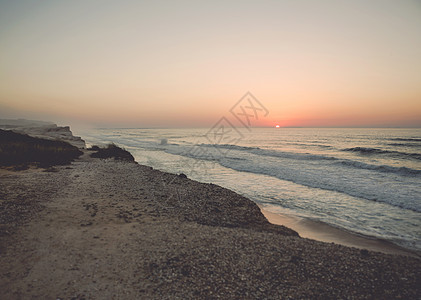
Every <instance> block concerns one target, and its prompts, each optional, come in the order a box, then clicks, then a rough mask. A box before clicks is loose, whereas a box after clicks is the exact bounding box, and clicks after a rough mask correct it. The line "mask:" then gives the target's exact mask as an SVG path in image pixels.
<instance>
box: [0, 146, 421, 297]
mask: <svg viewBox="0 0 421 300" xmlns="http://www.w3.org/2000/svg"><path fill="white" fill-rule="evenodd" d="M84 152H85V154H84V155H83V156H82V157H80V158H79V159H77V160H76V161H75V162H73V163H72V164H71V165H69V166H57V167H56V171H54V172H43V171H42V170H40V169H30V170H27V171H22V172H10V171H7V172H1V173H0V177H1V178H0V195H2V198H1V199H2V201H0V205H2V209H1V210H0V220H1V224H0V225H1V226H0V229H1V232H0V233H1V234H0V252H1V255H0V264H1V265H2V270H1V272H0V298H5V299H21V298H31V297H38V298H53V297H54V299H57V298H60V299H70V298H74V299H84V298H85V299H86V298H89V299H106V298H126V299H138V298H149V299H174V298H209V299H216V298H225V299H261V298H266V299H279V298H346V297H350V296H352V297H354V298H397V297H404V298H406V299H417V298H418V297H419V296H420V295H421V289H420V286H419V284H418V283H419V278H420V277H421V273H420V270H421V261H420V260H419V259H416V258H413V257H407V256H401V255H388V254H384V253H379V252H372V251H363V250H360V249H356V248H350V247H345V246H342V245H337V244H331V243H323V242H318V241H315V240H310V239H305V238H301V237H298V236H297V234H296V233H295V231H293V230H291V229H288V228H286V227H283V226H278V225H274V224H271V223H269V222H268V221H267V219H266V218H265V216H264V215H263V214H262V213H261V211H260V209H259V207H258V206H257V205H256V204H255V203H254V202H253V201H251V200H249V199H247V198H245V197H242V196H240V195H238V194H236V193H235V192H233V191H230V190H228V189H225V188H222V187H220V186H217V185H214V184H205V183H200V182H197V181H193V180H190V179H188V178H186V177H185V176H181V175H176V174H170V173H165V172H161V171H158V170H154V169H152V168H150V167H147V166H142V165H139V164H136V163H133V162H125V161H118V160H114V159H99V158H92V157H90V156H89V153H88V152H87V151H86V150H84ZM40 183H42V184H40Z"/></svg>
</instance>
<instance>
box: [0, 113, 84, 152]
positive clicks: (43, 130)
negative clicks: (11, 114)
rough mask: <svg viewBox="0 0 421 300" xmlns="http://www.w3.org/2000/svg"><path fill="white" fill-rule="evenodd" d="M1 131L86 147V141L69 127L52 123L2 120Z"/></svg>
mask: <svg viewBox="0 0 421 300" xmlns="http://www.w3.org/2000/svg"><path fill="white" fill-rule="evenodd" d="M0 129H3V130H11V131H14V132H17V133H21V134H27V135H29V136H32V137H36V138H43V139H48V140H58V141H63V142H67V143H69V144H70V145H73V146H76V147H78V148H85V147H86V145H85V141H84V140H82V138H80V137H78V136H74V135H73V133H72V132H71V130H70V127H69V126H57V125H56V124H54V123H51V122H43V121H34V120H25V119H17V120H16V119H15V120H12V119H0Z"/></svg>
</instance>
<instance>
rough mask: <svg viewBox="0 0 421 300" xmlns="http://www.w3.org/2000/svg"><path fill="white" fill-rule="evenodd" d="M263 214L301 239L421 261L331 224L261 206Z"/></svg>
mask: <svg viewBox="0 0 421 300" xmlns="http://www.w3.org/2000/svg"><path fill="white" fill-rule="evenodd" d="M259 207H260V210H261V212H262V214H263V215H264V216H265V217H266V218H267V219H268V221H269V222H270V223H272V224H277V225H283V226H285V227H288V228H290V229H292V230H295V231H296V232H298V234H299V235H300V237H302V238H306V239H312V240H316V241H320V242H325V243H335V244H339V245H343V246H347V247H354V248H358V249H366V250H370V251H376V252H382V253H386V254H397V255H407V256H411V257H415V258H418V259H421V256H420V254H419V253H417V252H415V251H411V250H409V249H406V248H403V247H400V246H398V245H395V244H393V243H391V242H388V241H386V240H382V239H377V238H371V237H367V236H362V235H358V234H356V233H353V232H349V231H346V230H343V229H339V228H336V227H333V226H331V225H329V224H326V223H322V222H317V221H314V220H310V219H305V218H300V217H297V216H291V215H286V214H280V213H274V212H270V211H268V210H266V209H265V208H264V207H263V206H262V205H259Z"/></svg>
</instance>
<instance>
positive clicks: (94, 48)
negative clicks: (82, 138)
mask: <svg viewBox="0 0 421 300" xmlns="http://www.w3.org/2000/svg"><path fill="white" fill-rule="evenodd" d="M419 49H421V4H420V3H419V2H417V1H413V0H405V1H399V2H396V1H391V0H385V1H369V2H368V1H361V0H359V1H353V2H345V1H333V0H324V1H300V2H298V1H214V2H212V3H209V2H205V1H178V2H177V3H174V2H166V1H154V2H153V3H150V2H144V1H119V2H114V1H97V0H92V1H72V2H66V1H44V2H42V3H36V4H35V3H33V2H31V1H9V2H8V1H1V0H0V52H1V53H2V54H1V56H0V118H26V119H37V120H46V121H53V122H56V123H59V124H60V125H64V124H68V125H71V126H81V127H85V126H87V127H108V128H128V127H130V128H142V127H143V128H145V127H152V128H157V127H160V128H171V127H182V128H185V127H204V128H206V127H210V126H213V124H215V122H217V121H218V120H219V119H220V118H221V117H227V118H229V117H231V119H230V120H232V116H233V115H232V114H231V112H230V110H232V108H233V107H234V105H235V104H236V103H237V102H238V101H239V99H241V98H242V97H243V95H245V94H246V92H248V91H250V92H251V93H252V94H253V95H254V96H255V97H256V98H257V99H258V101H260V103H261V104H262V105H263V106H264V108H265V110H266V111H267V114H264V115H263V114H262V115H261V116H260V117H259V118H257V115H256V118H254V119H253V123H252V125H253V126H257V127H273V126H275V125H279V126H280V127H296V128H300V127H301V128H308V127H312V128H314V127H319V128H354V127H356V128H389V127H390V128H406V127H417V128H418V127H421V72H420V70H421V52H420V51H419ZM244 107H246V106H244ZM246 109H247V107H246ZM250 113H251V112H250ZM249 117H250V118H253V116H252V114H251V115H249ZM233 122H234V121H233Z"/></svg>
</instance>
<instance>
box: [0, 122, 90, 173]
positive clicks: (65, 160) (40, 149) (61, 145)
mask: <svg viewBox="0 0 421 300" xmlns="http://www.w3.org/2000/svg"><path fill="white" fill-rule="evenodd" d="M82 154H83V152H82V151H80V150H79V149H78V148H77V147H75V146H72V145H70V144H68V143H66V142H63V141H53V140H46V139H40V138H34V137H31V136H28V135H26V134H20V133H16V132H13V131H9V130H1V129H0V166H2V167H13V169H14V170H24V169H27V168H28V167H29V166H30V165H32V166H36V167H42V168H49V167H51V166H54V165H67V164H69V163H70V162H72V161H73V160H74V159H75V158H78V157H79V156H80V155H82Z"/></svg>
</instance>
